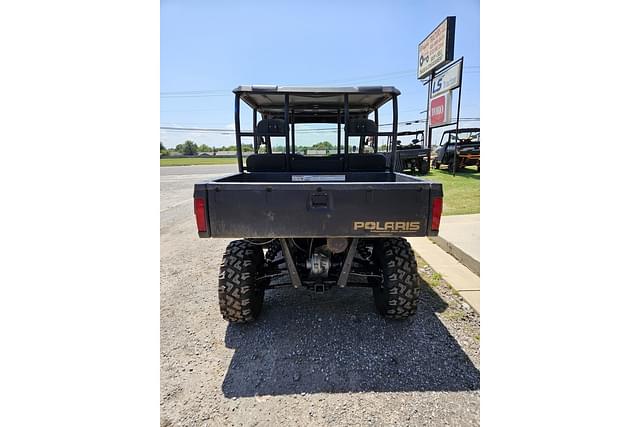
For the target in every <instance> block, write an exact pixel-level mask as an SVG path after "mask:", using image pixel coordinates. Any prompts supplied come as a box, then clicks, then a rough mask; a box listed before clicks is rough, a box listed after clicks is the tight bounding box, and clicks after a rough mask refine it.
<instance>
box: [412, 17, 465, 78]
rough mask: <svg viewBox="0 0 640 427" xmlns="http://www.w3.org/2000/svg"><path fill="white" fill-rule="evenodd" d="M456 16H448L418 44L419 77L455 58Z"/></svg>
mask: <svg viewBox="0 0 640 427" xmlns="http://www.w3.org/2000/svg"><path fill="white" fill-rule="evenodd" d="M455 32H456V17H455V16H448V17H447V18H446V19H445V20H444V21H442V23H441V24H440V25H438V26H437V27H436V29H435V30H433V31H432V32H431V34H429V35H428V36H427V37H426V38H425V39H424V40H422V42H420V44H419V45H418V79H423V78H425V77H426V76H427V75H428V74H429V73H430V72H432V71H434V70H436V69H437V68H438V67H441V66H442V65H444V64H446V63H448V62H451V61H452V60H453V42H454V37H455Z"/></svg>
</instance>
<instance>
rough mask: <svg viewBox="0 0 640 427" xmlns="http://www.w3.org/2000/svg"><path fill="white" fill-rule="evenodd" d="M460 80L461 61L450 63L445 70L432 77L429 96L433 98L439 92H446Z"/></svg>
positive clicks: (457, 84) (456, 85)
mask: <svg viewBox="0 0 640 427" xmlns="http://www.w3.org/2000/svg"><path fill="white" fill-rule="evenodd" d="M461 80H462V63H461V62H458V63H457V64H455V65H452V66H451V67H450V68H449V69H447V70H446V71H443V72H441V73H439V74H436V76H435V77H434V78H433V84H432V85H431V97H432V98H435V97H436V96H438V95H440V94H441V93H444V92H448V91H450V90H451V89H455V88H457V87H458V86H460V81H461Z"/></svg>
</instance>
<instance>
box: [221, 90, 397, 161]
mask: <svg viewBox="0 0 640 427" xmlns="http://www.w3.org/2000/svg"><path fill="white" fill-rule="evenodd" d="M233 93H234V94H235V134H236V149H237V158H238V170H239V172H241V173H242V172H244V169H245V168H244V164H243V159H242V138H243V137H252V138H253V152H254V154H258V149H259V147H260V145H261V143H262V142H263V141H264V144H265V146H266V150H267V153H268V154H273V151H272V147H271V137H284V138H285V150H284V166H285V169H286V170H288V171H291V170H292V159H293V158H294V156H296V154H295V125H296V123H335V124H336V127H337V136H338V137H337V155H338V158H339V160H340V163H341V165H340V167H339V170H340V169H341V170H342V171H348V170H350V165H349V163H350V156H351V154H350V153H349V147H348V141H349V137H350V136H359V137H360V148H359V153H362V152H363V146H364V141H365V138H366V137H367V136H369V137H372V138H373V150H374V153H378V137H380V136H388V137H390V138H391V141H392V149H391V152H392V158H393V159H395V157H396V144H397V136H398V95H400V91H399V90H398V89H396V88H395V87H393V86H357V87H298V86H258V85H251V86H238V87H237V88H236V89H234V90H233ZM241 100H242V101H243V102H244V103H245V104H246V105H247V106H249V107H250V108H251V109H252V111H253V127H252V131H250V132H247V131H242V130H241V129H240V101H241ZM389 101H391V102H392V108H393V113H392V115H393V120H392V129H391V131H390V132H381V131H380V129H379V120H378V110H379V109H380V108H381V107H382V106H383V105H385V104H386V103H387V102H389ZM258 113H260V115H261V120H260V121H258ZM372 113H373V115H374V119H373V120H370V119H369V115H370V114H372ZM341 124H342V125H344V154H343V155H341V149H342V147H341V128H340V125H341ZM389 168H390V171H391V172H394V171H395V161H392V162H391V163H390V167H389Z"/></svg>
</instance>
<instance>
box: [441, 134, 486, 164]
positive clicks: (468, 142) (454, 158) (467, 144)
mask: <svg viewBox="0 0 640 427" xmlns="http://www.w3.org/2000/svg"><path fill="white" fill-rule="evenodd" d="M454 153H455V154H454ZM432 165H433V167H434V168H435V169H440V166H441V165H447V170H448V171H449V172H454V171H455V170H459V169H462V168H464V167H465V166H474V165H475V166H477V167H478V172H480V128H466V129H458V131H457V132H456V130H455V129H452V130H447V131H445V132H444V133H443V134H442V138H440V146H439V147H438V148H437V150H436V153H435V158H434V159H433V164H432Z"/></svg>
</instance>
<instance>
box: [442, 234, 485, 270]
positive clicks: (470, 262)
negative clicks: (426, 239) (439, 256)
mask: <svg viewBox="0 0 640 427" xmlns="http://www.w3.org/2000/svg"><path fill="white" fill-rule="evenodd" d="M430 239H431V240H433V241H434V242H435V244H436V245H438V246H440V247H441V248H442V249H443V250H444V251H445V252H446V253H448V254H450V255H451V256H453V257H454V258H455V259H457V260H458V261H460V263H462V265H464V266H465V267H467V268H468V269H469V270H471V271H472V272H473V274H475V275H477V276H480V261H478V260H477V259H475V258H473V257H472V256H471V255H469V254H467V253H466V252H465V251H463V250H462V249H460V248H459V247H457V246H456V245H454V244H453V243H451V242H449V241H448V240H446V239H443V238H442V237H440V236H437V237H430Z"/></svg>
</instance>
